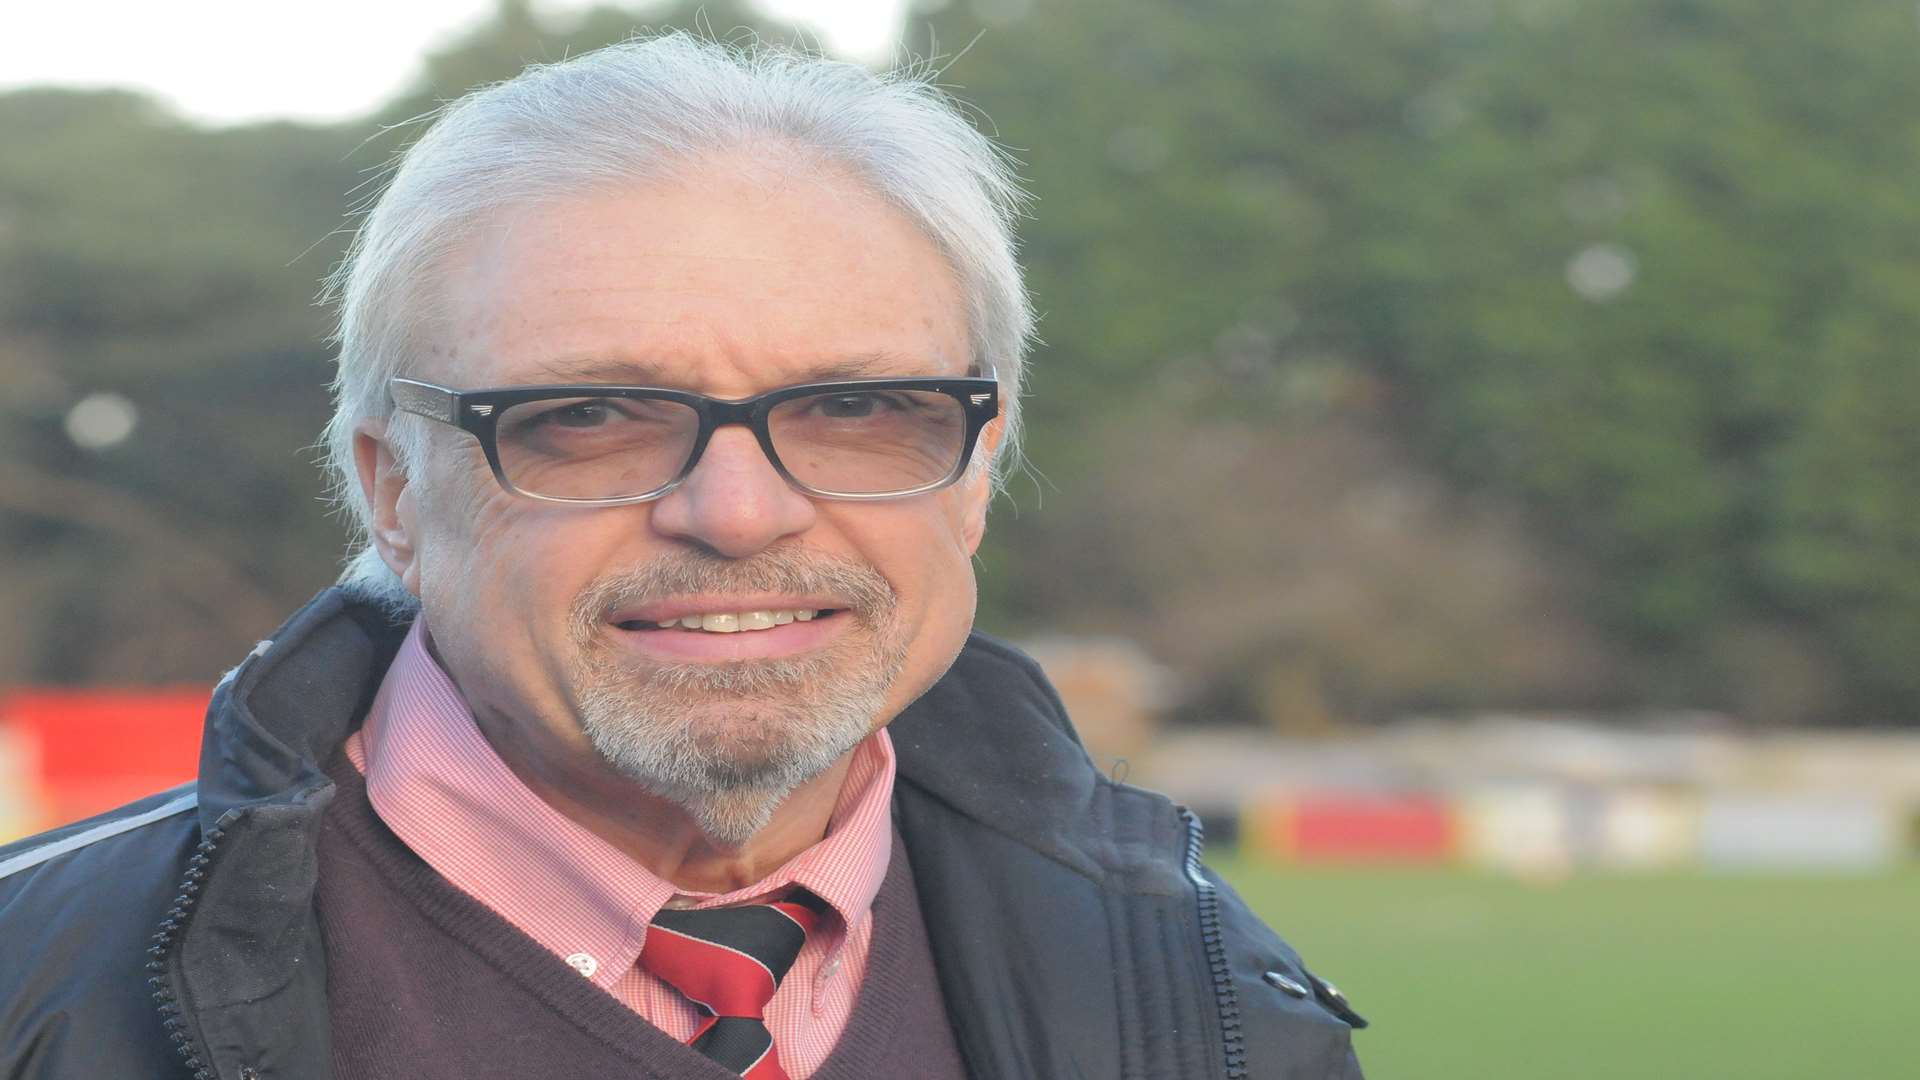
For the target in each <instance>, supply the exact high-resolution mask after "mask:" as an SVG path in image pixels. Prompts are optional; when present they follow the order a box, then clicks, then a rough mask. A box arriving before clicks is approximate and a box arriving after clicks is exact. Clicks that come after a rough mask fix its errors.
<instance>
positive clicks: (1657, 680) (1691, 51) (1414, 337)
mask: <svg viewBox="0 0 1920 1080" xmlns="http://www.w3.org/2000/svg"><path fill="white" fill-rule="evenodd" d="M971 10H972V9H962V8H960V7H957V6H956V7H954V8H951V9H949V10H947V11H946V12H944V13H942V14H941V15H939V16H937V17H936V18H935V21H934V26H935V28H936V29H937V31H938V33H937V37H938V39H939V40H945V41H954V40H962V41H964V40H967V39H968V38H969V37H970V36H971V34H972V28H973V27H974V26H975V25H977V20H976V19H975V18H974V17H973V16H972V15H971V14H970V11H971ZM1804 14H1805V12H1804V11H1803V10H1801V9H1800V8H1798V7H1796V6H1795V5H1792V4H1789V3H1786V2H1784V0H1772V2H1767V3H1754V2H1752V0H1626V2H1621V3H1610V4H1579V3H1561V2H1549V0H1505V2H1493V0H1485V2H1466V0H1456V2H1444V3H1443V2H1439V0H1433V2H1414V0H1343V2H1338V3H1335V2H1331V0H1279V2H1275V0H1195V2H1192V3H1185V4H1181V5H1165V4H1159V3H1154V2H1150V0H1099V2H1098V3H1095V2H1093V0H1052V2H1045V0H1043V2H1040V3H1036V4H1035V5H1034V9H1033V12H1032V14H1031V15H1030V16H1029V17H1027V18H1025V19H1023V20H1021V21H1019V22H1018V23H1017V25H1015V26H1010V27H1005V28H1001V29H993V28H989V29H988V30H987V33H986V36H985V37H984V38H983V40H981V41H980V42H978V43H977V44H975V45H974V47H973V48H972V49H971V50H970V51H968V52H967V53H966V54H965V55H964V56H963V57H961V58H960V59H959V60H958V61H957V62H956V63H955V64H953V66H952V68H951V69H950V71H949V72H948V76H947V77H948V78H949V79H950V80H951V81H952V82H954V83H957V84H959V85H961V86H962V87H964V88H965V92H966V93H967V95H968V96H969V97H970V98H972V99H973V100H975V101H977V102H978V103H979V104H980V105H981V106H982V108H983V109H984V111H985V112H986V113H987V114H988V115H991V116H992V117H993V118H994V120H995V122H996V123H997V125H998V127H999V129H1000V132H1001V134H1002V137H1003V138H1005V139H1006V140H1007V141H1009V142H1010V143H1012V144H1013V145H1015V146H1018V147H1023V148H1025V155H1026V157H1027V159H1028V161H1029V163H1030V170H1031V172H1032V175H1033V179H1034V185H1035V188H1036V190H1037V191H1038V193H1039V195H1040V200H1039V205H1038V207H1037V209H1036V219H1035V222H1034V224H1033V225H1032V227H1031V228H1030V229H1029V231H1028V234H1027V235H1028V255H1029V263H1030V265H1031V266H1032V268H1033V282H1034V286H1035V289H1036V292H1037V294H1038V298H1039V302H1040V307H1041V308H1042V310H1043V311H1044V312H1045V316H1046V317H1045V322H1044V323H1043V327H1042V334H1043V336H1044V337H1045V338H1046V340H1047V342H1048V347H1047V348H1046V349H1045V350H1043V351H1042V352H1041V353H1040V355H1039V356H1038V357H1037V371H1036V376H1035V379H1034V384H1033V385H1034V387H1035V394H1036V397H1035V400H1034V403H1033V407H1032V408H1033V411H1032V413H1031V415H1032V416H1033V417H1034V428H1035V437H1034V440H1033V449H1034V454H1035V457H1036V459H1037V460H1038V463H1039V465H1040V468H1041V469H1042V470H1043V471H1046V472H1049V473H1057V474H1058V475H1059V476H1060V477H1062V478H1073V479H1075V480H1077V479H1078V478H1079V477H1081V476H1082V475H1084V474H1085V473H1086V472H1087V471H1088V470H1091V469H1093V468H1094V467H1095V466H1096V463H1095V462H1093V461H1091V460H1089V459H1088V454H1089V452H1091V450H1092V448H1094V447H1097V446H1099V445H1100V443H1099V440H1098V439H1097V438H1093V437H1090V436H1091V434H1092V432H1093V431H1094V430H1095V427H1096V426H1097V425H1098V424H1100V423H1102V422H1103V420H1104V418H1105V417H1106V416H1108V415H1109V413H1108V411H1107V408H1106V406H1105V405H1104V404H1103V402H1104V400H1106V399H1111V398H1112V397H1113V396H1114V395H1115V394H1116V389H1115V388H1116V387H1122V388H1126V387H1131V388H1138V387H1143V386H1144V387H1150V388H1151V390H1150V391H1149V392H1151V393H1156V394H1162V395H1164V393H1165V386H1164V383H1163V382H1160V381H1156V380H1153V379H1150V378H1147V377H1146V374H1147V373H1148V372H1150V371H1154V370H1160V371H1169V370H1172V371H1180V370H1183V363H1184V362H1186V361H1189V360H1190V359H1191V354H1193V353H1194V352H1196V351H1199V352H1202V353H1203V354H1204V353H1206V352H1211V354H1212V356H1211V358H1210V359H1211V361H1212V364H1213V366H1215V367H1222V366H1225V367H1228V368H1231V367H1232V366H1233V365H1234V364H1236V363H1237V364H1239V365H1240V366H1242V367H1248V366H1251V367H1253V368H1254V369H1255V370H1256V371H1257V372H1258V374H1260V375H1263V376H1265V377H1264V378H1244V379H1242V380H1240V381H1239V382H1238V383H1236V384H1233V385H1231V388H1230V389H1229V391H1228V393H1227V394H1226V395H1225V396H1226V397H1227V398H1229V399H1230V400H1217V401H1214V402H1210V403H1209V402H1199V403H1196V405H1195V406H1193V408H1194V414H1193V415H1194V416H1195V417H1196V418H1204V417H1206V416H1210V415H1211V416H1218V415H1221V414H1222V413H1233V412H1237V413H1242V414H1244V413H1246V412H1248V411H1250V410H1257V409H1258V408H1259V407H1262V406H1265V407H1267V408H1269V409H1271V410H1273V411H1272V412H1271V413H1270V415H1275V416H1281V417H1285V416H1286V413H1285V411H1284V406H1285V404H1286V399H1285V394H1284V393H1283V391H1284V389H1285V388H1286V387H1287V386H1288V385H1289V383H1290V373H1292V372H1296V371H1299V370H1303V369H1304V370H1308V371H1316V370H1317V371H1325V370H1329V369H1330V370H1333V371H1336V372H1339V371H1348V372H1351V371H1355V370H1357V371H1360V372H1363V373H1366V374H1368V375H1371V376H1373V377H1375V378H1378V379H1380V380H1382V381H1383V382H1384V384H1385V385H1386V386H1388V387H1389V388H1390V395H1389V397H1388V399H1387V406H1388V409H1387V416H1388V417H1390V419H1391V421H1392V422H1393V423H1394V424H1395V426H1396V427H1397V429H1398V430H1399V431H1400V432H1402V433H1403V437H1404V438H1405V439H1407V440H1408V441H1409V443H1410V445H1412V446H1414V447H1417V448H1418V449H1419V450H1420V451H1421V452H1422V453H1423V454H1424V455H1425V456H1426V457H1428V458H1429V459H1430V460H1431V461H1432V462H1434V463H1435V464H1436V465H1437V466H1439V467H1440V468H1442V469H1444V470H1445V472H1446V473H1447V475H1449V476H1450V477H1451V478H1452V480H1453V483H1454V484H1455V485H1456V487H1457V488H1459V489H1462V490H1470V491H1478V492H1484V493H1486V494H1488V495H1490V496H1492V497H1495V498H1499V499H1504V500H1510V501H1513V502H1515V503H1517V504H1519V505H1522V506H1525V507H1528V508H1529V509H1530V513H1531V514H1532V516H1533V520H1534V521H1535V522H1536V525H1537V527H1538V528H1539V529H1540V530H1541V532H1542V533H1543V535H1546V536H1550V537H1552V538H1553V539H1554V541H1555V543H1556V544H1557V545H1558V546H1559V547H1560V548H1561V550H1563V551H1565V552H1567V553H1569V554H1570V555H1571V556H1572V557H1573V558H1574V559H1575V560H1576V561H1577V562H1578V563H1579V564H1581V565H1584V566H1586V567H1590V568H1591V569H1592V570H1593V574H1592V578H1591V582H1592V583H1591V586H1590V588H1589V590H1588V591H1587V593H1586V596H1585V598H1584V601H1583V604H1582V606H1583V607H1584V608H1585V609H1586V610H1589V611H1591V612H1593V613H1595V615H1596V616H1597V617H1598V618H1600V619H1601V620H1602V623H1603V625H1604V626H1606V627H1608V628H1610V633H1611V635H1612V636H1613V637H1614V639H1615V640H1616V641H1617V642H1619V643H1620V644H1621V645H1622V646H1624V647H1627V648H1629V649H1631V650H1633V651H1635V652H1637V653H1638V654H1639V655H1640V656H1641V657H1642V661H1643V665H1644V671H1643V675H1642V678H1644V679H1645V680H1646V684H1645V686H1644V688H1643V689H1642V691H1641V695H1643V700H1649V701H1652V702H1659V701H1662V700H1665V701H1669V702H1690V703H1707V704H1718V705H1725V706H1731V707H1739V708H1743V709H1758V710H1759V711H1760V712H1761V713H1763V714H1766V715H1770V716H1771V717H1773V718H1793V717H1795V716H1798V717H1800V718H1804V717H1805V715H1806V714H1807V713H1820V714H1823V715H1825V716H1827V717H1828V718H1830V719H1839V718H1843V717H1850V718H1853V719H1863V718H1869V719H1870V718H1893V717H1896V716H1907V715H1911V713H1912V710H1913V709H1914V707H1915V705H1916V704H1920V665H1914V664H1912V663H1911V661H1910V659H1908V658H1910V657H1911V656H1912V655H1914V654H1915V652H1916V651H1917V650H1920V604H1917V603H1916V600H1917V599H1920V584H1916V583H1920V495H1917V494H1916V491H1915V488H1914V485H1913V483H1912V480H1911V477H1912V475H1914V472H1915V468H1916V466H1920V453H1917V451H1920V440H1917V439H1916V437H1915V436H1914V435H1913V434H1912V428H1911V425H1908V424H1904V423H1902V420H1903V419H1904V414H1905V413H1906V412H1908V411H1909V409H1910V407H1911V406H1912V405H1913V404H1915V403H1917V402H1920V394H1916V391H1920V382H1917V381H1916V380H1917V379H1920V374H1916V372H1917V371H1920V369H1916V367H1915V365H1914V364H1913V363H1912V361H1911V357H1910V356H1909V355H1908V354H1909V352H1910V344H1909V343H1910V342H1912V341H1914V340H1915V336H1914V334H1913V332H1912V331H1913V329H1914V328H1913V325H1912V321H1913V320H1914V319H1915V318H1916V317H1917V316H1920V290H1916V289H1915V288H1913V287H1912V286H1914V285H1915V284H1920V281H1916V272H1915V270H1914V265H1915V263H1914V251H1915V246H1916V244H1920V202H1916V200H1914V199H1912V198H1911V196H1910V192H1909V190H1908V189H1909V187H1910V178H1911V177H1912V176H1913V175H1914V174H1915V171H1916V166H1917V165H1920V160H1917V158H1916V136H1920V125H1917V124H1916V122H1915V121H1914V120H1913V119H1912V115H1911V110H1910V109H1909V108H1907V104H1908V103H1910V102H1911V101H1913V100H1915V99H1916V93H1917V92H1920V71H1916V69H1915V68H1914V67H1913V65H1912V63H1911V48H1912V45H1913V38H1914V36H1915V32H1916V28H1915V26H1914V24H1913V13H1912V11H1911V10H1908V9H1905V8H1894V7H1889V6H1887V5H1884V4H1877V3H1870V2H1866V0H1845V2H1838V3H1834V4H1829V5H1824V6H1823V7H1822V9H1821V15H1820V18H1818V19H1807V18H1805V17H1803V16H1804ZM1249 333H1251V334H1252V335H1253V336H1254V337H1255V338H1258V339H1262V340H1264V341H1266V342H1268V343H1269V344H1270V346H1271V347H1270V349H1269V350H1268V351H1267V352H1266V353H1265V354H1264V355H1258V354H1257V355H1255V356H1254V357H1253V359H1251V360H1248V359H1246V358H1245V357H1244V356H1238V355H1237V352H1240V351H1243V350H1236V349H1235V348H1233V347H1232V346H1231V344H1230V343H1228V339H1230V338H1231V337H1232V336H1233V335H1235V334H1240V335H1242V336H1245V335H1247V334H1249ZM1223 335H1225V337H1224V338H1223ZM1209 343H1213V345H1212V348H1211V349H1210V350H1209V348H1208V346H1209ZM1119 392H1121V393H1125V392H1126V391H1119ZM1134 392H1135V393H1137V392H1138V391H1137V390H1136V391H1134ZM1288 419H1289V420H1292V421H1293V422H1297V418H1288ZM1283 422H1286V421H1283ZM1062 486H1063V487H1064V486H1065V485H1064V483H1063V485H1062ZM1248 494H1249V496H1250V497H1254V498H1257V497H1258V496H1257V493H1253V492H1249V493H1248ZM1063 501H1066V502H1068V503H1069V504H1073V503H1074V501H1075V497H1074V494H1073V493H1072V492H1071V491H1068V492H1067V493H1066V494H1065V495H1064V499H1063ZM1298 510H1299V511H1300V512H1302V513H1317V512H1318V510H1317V508H1313V507H1299V508H1298ZM1041 527H1044V526H1041ZM1012 591H1013V592H1014V593H1015V594H1016V595H1025V594H1027V592H1028V590H1027V589H1026V588H1025V583H1020V584H1017V585H1015V586H1014V588H1013V590H1012ZM1030 614H1034V615H1037V614H1038V613H1037V612H1033V613H1030ZM1755 635H1759V636H1763V637H1769V639H1770V640H1775V641H1783V642H1784V641H1791V642H1792V643H1793V644H1792V646H1791V651H1793V652H1795V653H1796V654H1797V658H1798V660H1799V661H1800V662H1801V663H1802V664H1803V666H1805V667H1806V668H1807V670H1808V671H1809V672H1810V675H1809V678H1810V679H1812V680H1813V681H1815V682H1818V683H1820V685H1821V686H1822V687H1823V688H1824V689H1822V690H1820V691H1819V692H1817V693H1810V695H1803V700H1800V701H1798V702H1796V703H1795V704H1794V705H1792V706H1789V707H1786V708H1784V709H1783V708H1781V707H1780V706H1779V705H1778V704H1777V703H1775V704H1774V705H1773V706H1771V707H1770V706H1769V705H1768V703H1767V702H1761V701H1754V700H1751V695H1750V694H1748V693H1746V688H1747V686H1748V685H1750V684H1751V683H1752V682H1753V681H1754V680H1755V679H1756V678H1758V677H1760V676H1763V675H1764V674H1765V672H1764V671H1757V670H1756V669H1755V662H1752V661H1749V660H1738V659H1735V660H1729V659H1728V657H1729V656H1732V655H1734V654H1739V653H1741V650H1742V647H1743V646H1742V645H1741V643H1742V642H1745V641H1748V640H1750V639H1751V638H1753V637H1754V636H1755ZM1770 655H1771V654H1770Z"/></svg>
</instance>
